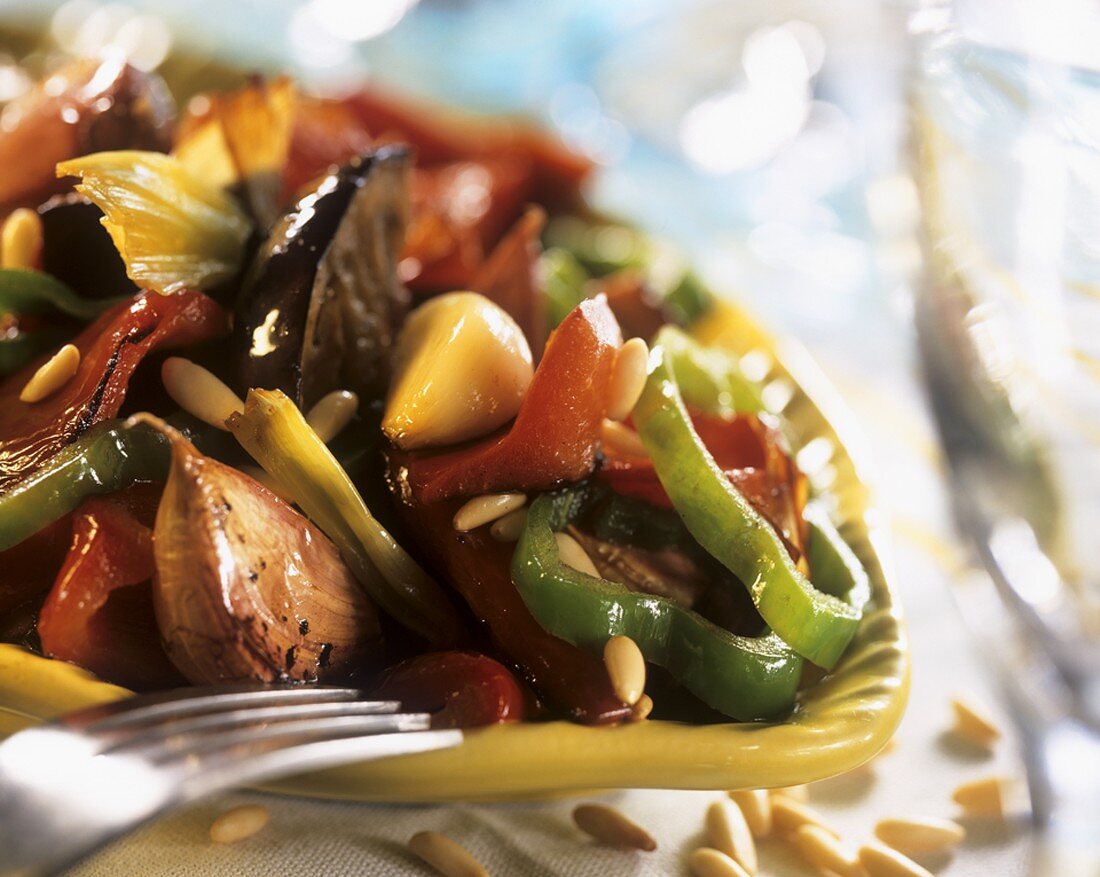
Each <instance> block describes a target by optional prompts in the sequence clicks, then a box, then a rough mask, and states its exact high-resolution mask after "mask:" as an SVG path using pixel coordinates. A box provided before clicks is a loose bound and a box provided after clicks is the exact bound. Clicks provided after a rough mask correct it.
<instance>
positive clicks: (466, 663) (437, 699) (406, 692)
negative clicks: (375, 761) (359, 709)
mask: <svg viewBox="0 0 1100 877" xmlns="http://www.w3.org/2000/svg"><path fill="white" fill-rule="evenodd" d="M371 696H372V697H375V698H378V699H379V700H396V701H400V703H401V707H402V708H403V709H406V710H413V711H416V712H430V713H432V727H433V728H476V727H478V726H480V725H496V724H499V723H501V722H519V721H522V720H523V712H524V696H523V689H522V688H521V687H520V685H519V682H517V681H516V678H515V677H514V676H513V675H512V673H511V672H510V671H509V670H508V668H507V667H505V666H504V665H503V664H501V663H499V662H497V661H494V660H493V659H492V658H489V657H486V656H485V655H478V654H474V653H472V652H431V653H429V654H427V655H417V656H416V657H415V658H409V659H408V660H407V661H402V662H401V663H400V664H398V665H397V666H396V667H391V668H390V669H389V670H386V671H385V672H384V673H383V674H382V676H381V678H380V679H379V681H378V683H377V684H376V685H375V686H374V688H373V689H372V691H371Z"/></svg>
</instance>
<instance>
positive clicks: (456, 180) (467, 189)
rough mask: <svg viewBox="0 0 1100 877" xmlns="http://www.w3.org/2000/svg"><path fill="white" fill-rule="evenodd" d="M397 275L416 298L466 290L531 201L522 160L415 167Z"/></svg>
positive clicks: (526, 164)
mask: <svg viewBox="0 0 1100 877" xmlns="http://www.w3.org/2000/svg"><path fill="white" fill-rule="evenodd" d="M409 194H410V207H411V217H410V220H409V228H408V232H407V234H406V236H405V248H404V250H403V251H402V260H401V277H402V280H404V281H405V282H406V283H407V284H408V285H409V288H410V289H411V290H412V291H413V293H414V294H417V295H420V296H426V295H430V294H432V293H439V292H448V291H450V290H453V289H467V288H470V286H471V283H472V280H473V278H474V277H475V276H476V274H477V272H478V271H479V270H480V268H481V266H482V263H483V262H484V261H485V259H486V254H488V253H490V252H491V251H492V250H493V248H494V247H495V246H496V245H497V244H498V242H499V241H500V240H501V237H502V236H503V235H504V233H505V232H506V231H507V230H508V228H509V226H511V225H512V224H513V223H514V222H515V220H516V218H517V217H519V215H520V214H521V213H522V211H523V205H524V204H525V203H527V202H528V201H529V200H530V198H531V174H530V166H529V165H528V163H527V162H524V161H520V160H515V159H511V158H504V159H494V158H488V159H482V160H478V161H457V162H450V163H448V164H441V165H434V166H431V167H417V168H416V169H415V170H414V172H413V174H412V177H411V179H410V193H409Z"/></svg>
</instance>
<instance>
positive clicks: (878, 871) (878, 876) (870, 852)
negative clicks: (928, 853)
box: [859, 843, 932, 877]
mask: <svg viewBox="0 0 1100 877" xmlns="http://www.w3.org/2000/svg"><path fill="white" fill-rule="evenodd" d="M859 863H860V864H861V865H862V866H863V870H864V871H866V872H867V874H868V875H869V877H932V874H931V872H930V871H928V870H927V869H926V868H922V867H921V866H920V865H918V864H917V863H916V862H914V861H913V860H912V859H910V858H909V857H908V856H903V855H902V854H901V853H899V852H898V851H897V850H892V849H890V848H889V847H887V846H883V845H882V844H877V843H870V844H865V845H864V846H861V847H860V848H859Z"/></svg>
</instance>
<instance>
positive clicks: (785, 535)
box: [596, 413, 807, 561]
mask: <svg viewBox="0 0 1100 877" xmlns="http://www.w3.org/2000/svg"><path fill="white" fill-rule="evenodd" d="M691 419H692V423H693V424H694V426H695V431H696V432H697V433H698V434H699V437H700V438H701V439H702V440H703V444H704V445H706V447H707V450H709V451H710V453H711V456H712V457H714V460H715V462H716V463H717V464H718V465H719V466H720V467H721V468H722V470H723V471H725V473H726V477H728V478H729V479H730V481H731V482H733V484H734V486H735V487H737V489H738V490H740V491H741V493H743V494H744V495H745V498H746V499H747V500H748V501H749V502H750V503H752V505H753V507H754V508H755V509H756V510H757V511H758V512H760V514H761V515H763V516H764V517H765V518H766V519H767V521H768V522H769V523H770V524H771V525H772V526H773V527H775V529H776V532H777V533H779V536H780V538H781V539H783V541H784V543H785V544H786V545H787V548H788V550H789V551H790V553H791V556H792V557H793V558H794V559H795V560H796V561H800V560H801V558H802V557H803V553H804V549H805V545H806V538H807V531H806V522H805V520H804V519H803V516H802V509H803V508H804V507H805V504H806V493H807V485H806V479H805V476H804V475H803V474H802V473H801V472H800V471H799V470H798V467H797V466H795V464H794V461H793V460H791V458H790V456H789V455H788V454H787V453H786V451H784V450H783V447H782V435H781V434H780V433H779V431H778V430H777V429H776V428H775V427H774V426H772V425H771V424H769V423H766V422H764V421H763V420H761V419H760V418H759V417H757V416H756V415H754V414H737V415H735V416H734V417H733V419H731V420H723V419H722V418H719V417H712V416H707V415H702V414H698V413H694V414H692V418H691ZM596 478H597V480H599V481H601V482H603V483H604V484H606V485H607V486H608V487H610V488H611V489H612V490H614V491H615V492H616V493H619V494H622V495H623V496H629V497H632V498H634V499H640V500H643V501H645V502H649V503H652V504H653V505H656V506H660V507H662V508H667V509H671V508H673V505H672V500H670V499H669V497H668V494H667V493H666V492H665V489H664V487H663V486H662V485H661V482H660V480H659V479H658V478H657V473H656V472H655V471H654V469H653V464H652V463H651V462H650V461H649V458H648V457H626V456H621V455H620V456H616V457H610V458H608V459H607V460H605V461H604V463H603V465H602V466H601V467H600V470H599V471H598V472H597V474H596Z"/></svg>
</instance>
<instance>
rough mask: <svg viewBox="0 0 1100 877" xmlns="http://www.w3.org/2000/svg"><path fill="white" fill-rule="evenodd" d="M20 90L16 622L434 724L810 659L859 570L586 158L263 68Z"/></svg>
mask: <svg viewBox="0 0 1100 877" xmlns="http://www.w3.org/2000/svg"><path fill="white" fill-rule="evenodd" d="M112 65H114V66H112ZM90 90H95V94H91V93H90ZM20 100H21V105H20V106H19V107H18V113H14V112H13V113H12V118H13V119H14V120H15V121H14V123H13V124H12V125H8V126H6V127H4V128H3V129H2V130H0V156H5V157H7V161H5V162H3V163H0V221H2V222H3V228H2V235H0V321H2V323H3V327H4V332H3V334H2V335H0V374H2V377H0V399H2V404H0V558H2V561H3V562H2V563H0V631H3V634H4V636H5V637H7V638H8V639H9V640H11V641H14V642H18V643H21V644H23V645H25V646H26V647H28V648H31V649H34V650H38V651H40V652H41V653H42V654H43V655H45V656H47V657H52V658H55V659H58V660H64V661H70V662H72V663H75V664H78V665H80V666H81V667H84V668H85V669H87V670H89V671H91V672H92V673H94V674H96V675H98V676H100V677H101V678H104V679H106V680H109V681H112V682H116V683H119V684H122V685H125V686H128V687H131V688H134V689H138V690H148V689H155V688H161V687H167V686H178V685H184V684H194V685H219V684H232V683H240V682H248V681H259V682H274V681H280V682H296V683H301V684H311V683H318V682H340V683H346V684H353V685H356V686H359V687H361V688H363V689H364V690H366V691H368V692H370V693H372V694H375V695H377V696H380V697H386V698H393V699H397V700H401V701H403V702H405V703H406V704H408V705H410V706H411V707H412V708H415V709H424V710H428V711H431V712H432V713H433V714H434V716H435V722H436V724H437V725H440V726H459V727H470V726H476V725H484V724H490V723H497V722H515V721H545V720H551V719H569V720H572V721H576V722H581V723H587V724H613V723H622V722H633V721H641V720H645V719H646V718H647V716H648V715H649V713H650V710H652V711H653V713H652V715H653V717H655V718H660V719H668V720H678V721H686V722H710V721H729V720H731V719H732V720H737V721H754V720H782V719H783V718H784V717H785V716H786V715H788V714H789V713H790V712H791V711H792V709H794V708H795V705H796V702H797V696H798V691H799V688H800V686H803V685H807V684H813V683H812V681H810V680H813V679H818V678H820V676H821V673H823V672H825V673H827V672H828V671H830V670H832V669H833V668H834V667H835V666H836V665H837V663H838V662H839V661H840V660H841V658H842V656H843V655H844V652H845V649H846V647H847V646H848V644H849V642H850V641H851V639H852V637H853V636H854V634H855V631H856V628H857V626H858V625H859V623H860V619H861V616H862V612H863V608H864V604H865V603H866V601H867V598H868V593H867V591H868V589H867V577H866V575H865V574H864V572H863V570H862V569H861V568H860V565H859V562H858V561H857V560H856V559H855V557H854V555H853V554H852V552H851V551H850V550H849V549H848V547H847V545H845V544H844V542H843V540H842V539H841V538H840V536H839V535H838V534H837V532H836V531H835V530H834V529H833V526H832V524H831V523H830V522H829V520H828V516H827V515H826V514H825V513H824V512H823V507H824V506H823V504H821V503H819V502H818V501H817V500H818V498H817V497H815V496H813V495H811V494H812V492H811V490H810V488H809V486H808V482H807V479H806V477H805V476H804V475H803V474H802V473H801V472H800V471H799V467H798V466H797V464H796V462H795V458H794V456H793V455H792V448H791V446H790V442H791V440H792V437H791V436H790V435H788V433H787V431H786V427H785V424H784V422H783V419H782V416H781V413H779V412H773V411H770V410H769V408H768V406H767V405H766V404H765V398H766V394H764V392H763V389H762V387H761V386H760V384H759V383H758V382H757V381H755V380H754V379H753V377H752V376H751V375H749V374H746V372H745V370H744V369H743V368H742V359H743V356H744V355H745V354H748V353H750V351H733V350H728V349H720V348H715V347H708V346H706V345H704V344H702V343H700V342H699V341H698V340H697V339H696V336H695V335H694V334H693V325H694V324H695V323H696V321H698V320H699V319H701V318H703V317H704V316H705V315H706V314H707V313H708V312H709V311H710V310H711V309H712V308H713V307H714V300H713V299H712V296H711V294H710V293H709V292H708V290H707V289H706V287H705V286H704V285H703V284H702V283H701V282H700V281H699V279H698V278H697V277H696V276H695V275H694V274H693V273H692V272H691V271H690V270H688V269H687V268H686V267H683V266H681V267H680V268H679V269H676V270H672V271H670V270H669V260H668V254H667V253H666V252H664V251H663V250H662V251H660V252H658V251H657V250H656V249H655V247H654V246H653V245H652V244H650V243H649V242H648V240H647V239H646V238H645V237H644V236H643V235H641V234H639V233H638V232H636V231H634V230H633V229H631V228H629V227H627V226H625V225H621V224H618V223H615V222H612V221H609V220H607V219H605V218H603V217H600V216H598V215H597V214H595V213H594V212H593V211H592V210H591V209H590V208H589V207H588V206H587V205H586V203H585V201H584V198H583V186H584V183H585V180H586V179H587V178H588V177H589V176H590V174H591V172H592V170H593V168H592V166H591V165H590V164H589V162H588V161H587V160H585V159H584V158H582V157H580V156H578V155H575V154H574V153H572V152H570V151H569V150H567V149H566V148H565V147H563V146H562V145H560V144H559V143H557V142H555V141H554V140H553V139H552V138H550V137H549V136H547V135H545V134H543V133H540V132H539V131H537V130H536V129H534V128H533V127H528V126H526V125H522V124H518V123H515V122H511V121H503V120H482V119H473V118H469V119H463V118H462V117H459V116H456V115H455V114H454V113H451V112H447V113H443V112H441V111H438V110H436V109H435V108H433V107H430V106H427V105H422V104H418V103H412V102H409V101H407V100H404V99H399V98H395V97H394V96H392V95H389V94H386V93H383V92H379V91H376V90H363V91H361V92H358V93H354V94H351V95H350V96H346V97H343V98H340V99H330V98H322V97H317V96H313V95H309V94H306V93H304V92H302V91H300V90H298V89H297V88H296V87H295V85H294V83H292V82H291V81H290V80H289V79H287V78H285V77H280V78H276V79H272V80H262V79H260V78H255V77H254V78H253V79H251V80H249V81H248V82H247V83H245V84H243V85H242V86H240V87H239V88H238V89H236V90H233V91H228V92H225V93H218V94H207V95H203V96H202V97H201V100H198V101H196V100H192V101H191V102H190V104H189V105H188V107H187V108H186V109H184V110H182V111H180V112H177V111H176V110H175V108H174V106H173V102H172V99H171V97H170V95H169V93H168V89H167V88H165V86H164V83H163V82H161V81H160V80H159V79H158V78H157V77H156V75H155V74H149V73H139V72H138V71H135V70H132V69H130V68H128V67H126V66H125V65H118V64H117V63H116V62H91V61H88V62H77V63H73V64H71V65H70V66H69V67H66V68H63V69H60V70H57V71H55V72H54V73H53V74H52V75H51V77H50V79H49V81H48V82H47V83H45V84H43V86H41V87H40V88H38V89H37V90H35V91H33V92H31V93H30V94H29V95H27V96H26V97H24V98H21V99H20ZM5 118H7V115H6V116H5ZM71 118H77V119H79V120H80V124H77V125H70V124H65V123H64V120H67V119H71ZM28 144H34V147H33V148H30V147H29V146H28ZM658 263H659V264H658ZM810 665H816V667H817V668H819V671H818V672H817V673H808V672H807V669H808V668H809V666H810Z"/></svg>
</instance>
